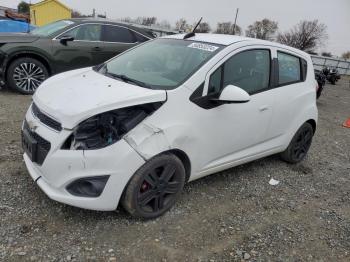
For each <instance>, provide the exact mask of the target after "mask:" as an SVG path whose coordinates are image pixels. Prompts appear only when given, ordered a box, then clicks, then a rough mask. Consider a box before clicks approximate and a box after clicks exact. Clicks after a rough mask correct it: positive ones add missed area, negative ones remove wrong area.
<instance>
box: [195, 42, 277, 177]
mask: <svg viewBox="0 0 350 262" xmlns="http://www.w3.org/2000/svg"><path fill="white" fill-rule="evenodd" d="M270 65H271V51H270V49H266V47H264V48H261V49H260V48H257V49H248V50H244V49H243V50H240V51H236V52H235V53H234V54H233V55H232V56H231V57H230V58H228V59H227V60H226V61H225V62H224V63H222V64H221V65H219V66H218V67H214V68H213V69H212V70H211V71H209V73H208V75H207V79H206V84H205V87H204V92H203V94H204V96H207V97H208V98H218V97H219V95H220V93H221V91H222V89H223V88H224V87H226V86H227V85H235V86H237V87H240V88H242V89H244V90H245V91H246V92H247V93H248V94H250V101H249V102H246V103H233V104H223V105H217V106H215V104H214V105H213V106H212V107H211V108H207V109H203V110H200V111H198V116H197V118H198V119H200V121H197V122H199V126H198V127H197V128H200V129H201V130H202V133H204V134H205V137H206V138H207V139H206V140H207V142H203V143H202V146H203V148H202V149H200V150H199V152H206V153H205V156H204V155H202V156H201V159H202V161H203V163H202V166H201V167H200V172H201V173H203V175H205V173H206V172H207V173H211V171H213V170H216V169H220V167H222V169H224V168H227V165H230V164H232V163H233V162H235V161H239V160H240V159H244V158H245V157H248V156H252V155H254V154H259V153H261V152H262V151H263V150H264V149H263V147H261V144H263V143H264V142H265V141H266V140H268V139H269V134H268V132H267V131H268V127H269V124H270V121H271V116H272V111H273V104H274V97H273V95H272V92H273V90H271V89H270V75H271V74H270V71H271V68H270Z"/></svg>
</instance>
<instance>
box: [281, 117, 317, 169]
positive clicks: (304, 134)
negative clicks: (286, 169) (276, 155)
mask: <svg viewBox="0 0 350 262" xmlns="http://www.w3.org/2000/svg"><path fill="white" fill-rule="evenodd" d="M313 135H314V129H313V127H312V126H311V124H310V123H304V124H303V125H302V126H301V127H300V128H299V130H298V131H297V132H296V133H295V135H294V137H293V139H292V141H291V142H290V143H289V146H288V147H287V149H286V150H285V151H283V152H282V153H281V157H282V159H283V160H284V161H286V162H288V163H292V164H295V163H298V162H300V161H301V160H303V159H304V157H305V156H306V154H307V152H308V151H309V149H310V146H311V143H312V137H313Z"/></svg>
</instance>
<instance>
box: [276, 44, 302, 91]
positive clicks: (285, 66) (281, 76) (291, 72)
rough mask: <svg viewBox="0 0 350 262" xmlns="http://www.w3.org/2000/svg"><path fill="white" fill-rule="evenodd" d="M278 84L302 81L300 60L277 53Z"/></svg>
mask: <svg viewBox="0 0 350 262" xmlns="http://www.w3.org/2000/svg"><path fill="white" fill-rule="evenodd" d="M277 58H278V84H279V85H287V84H292V83H297V82H300V81H301V80H302V77H301V69H300V58H299V57H296V56H294V55H290V54H287V53H283V52H279V51H278V52H277Z"/></svg>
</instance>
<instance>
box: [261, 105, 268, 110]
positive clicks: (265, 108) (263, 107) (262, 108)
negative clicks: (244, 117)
mask: <svg viewBox="0 0 350 262" xmlns="http://www.w3.org/2000/svg"><path fill="white" fill-rule="evenodd" d="M268 109H269V106H268V105H265V106H262V107H260V108H259V111H260V112H264V111H266V110H268Z"/></svg>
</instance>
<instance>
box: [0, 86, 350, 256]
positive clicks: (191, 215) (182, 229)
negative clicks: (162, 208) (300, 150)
mask: <svg viewBox="0 0 350 262" xmlns="http://www.w3.org/2000/svg"><path fill="white" fill-rule="evenodd" d="M30 100H31V97H29V96H21V95H18V94H15V93H11V92H8V91H2V92H0V134H1V135H0V182H1V183H0V215H1V218H0V261H22V260H30V261H37V260H41V261H71V260H76V261H83V260H84V261H86V260H92V261H95V260H96V261H240V260H244V259H245V260H247V261H248V260H250V261H308V260H310V261H350V129H346V128H343V127H342V126H341V124H342V123H343V122H344V120H345V119H346V118H347V117H350V86H349V83H348V80H347V81H346V82H345V81H344V80H342V82H341V83H338V84H337V85H336V86H330V85H328V86H326V87H325V90H324V93H323V96H322V97H321V98H320V100H319V102H318V107H319V114H320V117H319V126H318V129H317V132H316V136H315V137H314V142H313V145H312V148H311V151H310V153H309V156H308V158H307V159H306V160H305V161H304V162H302V163H301V164H299V165H288V164H286V163H284V162H281V161H280V160H279V158H278V157H276V156H272V157H268V158H265V159H262V160H259V161H255V162H253V163H250V164H246V165H243V166H240V167H236V168H233V169H230V170H227V171H225V172H221V173H218V174H215V175H212V176H209V177H207V178H204V179H200V180H198V181H195V182H192V183H190V184H188V185H187V186H186V187H185V190H184V193H183V194H182V196H181V198H180V200H179V201H178V203H177V204H176V206H175V207H174V208H173V209H171V211H170V212H168V213H167V214H166V215H164V216H163V217H161V218H159V219H156V220H153V221H148V222H143V221H138V220H135V219H132V218H130V217H129V216H128V215H127V214H126V213H125V211H123V210H118V211H117V212H105V213H103V212H93V211H86V210H81V209H78V208H73V207H69V206H66V205H63V204H60V203H56V202H54V201H51V200H50V199H48V198H47V197H46V196H45V194H44V193H42V192H41V190H40V189H39V188H38V187H37V186H36V185H35V184H34V183H33V181H32V179H31V178H30V177H29V175H28V173H27V171H26V168H25V166H24V163H23V161H22V155H21V154H22V150H21V146H20V139H19V137H20V125H21V121H22V119H23V116H24V113H25V111H26V109H27V107H28V105H29V103H30ZM271 177H273V178H275V179H277V180H279V181H280V184H278V185H277V186H271V185H269V183H268V181H269V180H270V178H271Z"/></svg>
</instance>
